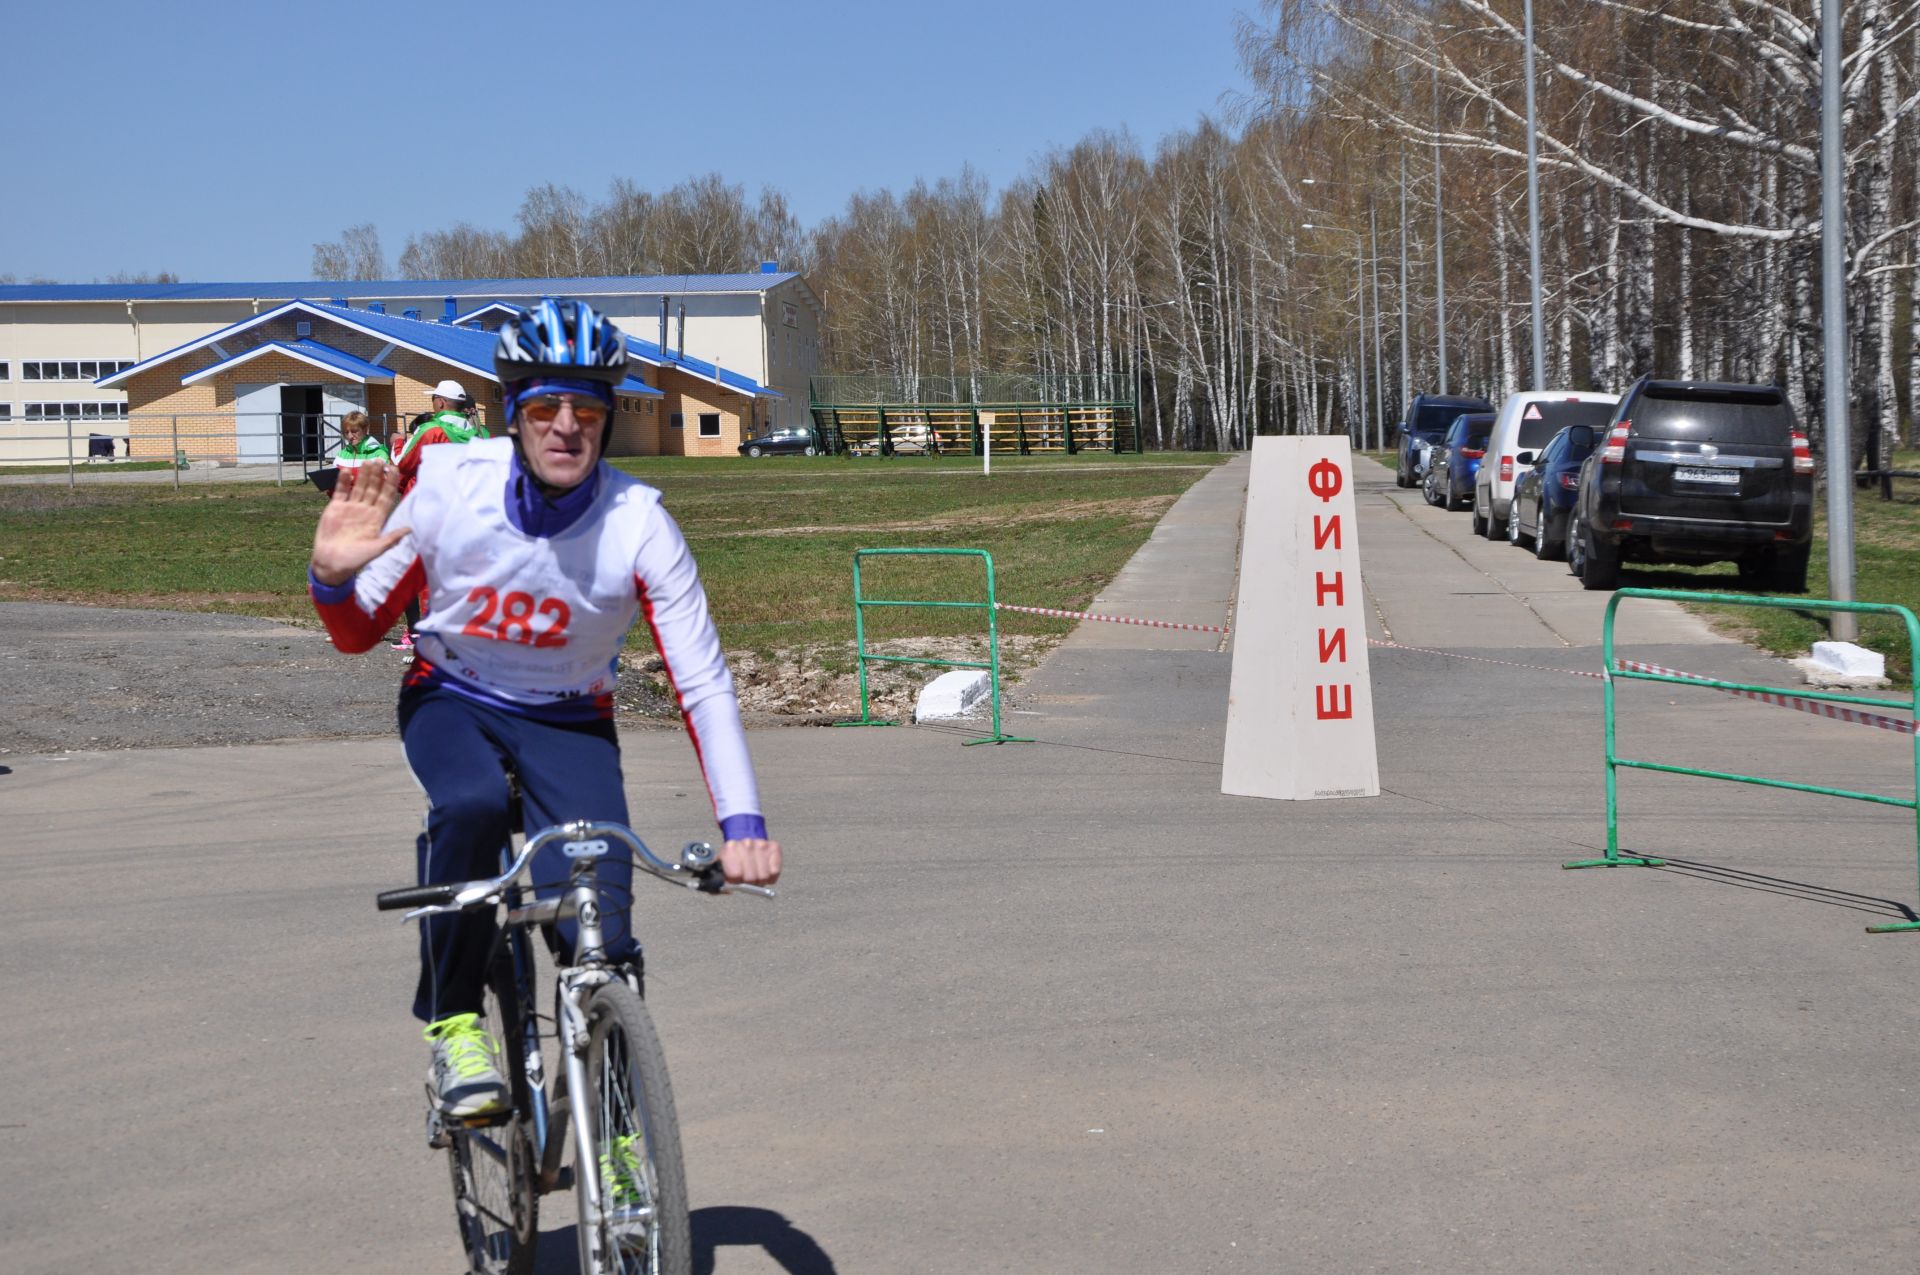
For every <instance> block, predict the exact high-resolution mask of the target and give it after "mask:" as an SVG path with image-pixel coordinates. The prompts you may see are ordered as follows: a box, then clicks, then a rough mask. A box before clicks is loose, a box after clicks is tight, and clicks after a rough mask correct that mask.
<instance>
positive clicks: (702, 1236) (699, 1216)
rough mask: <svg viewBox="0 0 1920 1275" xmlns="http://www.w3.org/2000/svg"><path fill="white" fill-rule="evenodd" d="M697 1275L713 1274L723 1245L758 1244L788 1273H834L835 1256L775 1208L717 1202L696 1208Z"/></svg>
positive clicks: (799, 1274)
mask: <svg viewBox="0 0 1920 1275" xmlns="http://www.w3.org/2000/svg"><path fill="white" fill-rule="evenodd" d="M692 1219H693V1272H694V1275H713V1268H714V1263H715V1261H716V1260H717V1259H718V1257H719V1252H720V1250H721V1249H723V1248H757V1249H760V1250H761V1251H762V1252H764V1253H766V1255H767V1256H768V1257H770V1258H772V1259H773V1260H774V1261H775V1262H777V1263H779V1265H780V1269H781V1270H783V1271H785V1272H787V1275H833V1273H834V1270H835V1267H834V1264H833V1259H832V1258H831V1257H828V1256H827V1252H826V1250H825V1249H823V1248H821V1247H820V1244H819V1242H818V1241H816V1240H815V1239H814V1238H813V1236H811V1235H808V1234H807V1233H806V1232H805V1231H803V1230H800V1229H799V1228H798V1227H796V1226H794V1224H793V1223H791V1222H789V1221H787V1219H786V1217H785V1216H784V1215H783V1214H780V1213H776V1212H774V1211H773V1210H772V1209H754V1208H746V1207H743V1206H740V1205H730V1204H729V1205H716V1206H714V1207H711V1208H704V1209H695V1210H694V1211H693V1214H692Z"/></svg>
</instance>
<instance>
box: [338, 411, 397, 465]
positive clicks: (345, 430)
mask: <svg viewBox="0 0 1920 1275" xmlns="http://www.w3.org/2000/svg"><path fill="white" fill-rule="evenodd" d="M392 459H393V458H392V457H391V456H388V455H387V449H386V447H385V446H383V445H382V444H381V442H380V440H379V439H377V438H375V437H374V436H373V435H371V434H369V433H367V414H366V413H365V412H348V413H347V414H346V415H345V416H343V417H341V418H340V449H339V450H338V451H336V452H335V453H334V454H333V463H334V464H335V465H337V466H339V467H340V468H341V469H358V468H360V466H362V465H364V464H366V463H367V462H368V461H370V460H380V461H391V460H392Z"/></svg>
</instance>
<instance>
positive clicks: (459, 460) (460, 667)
mask: <svg viewBox="0 0 1920 1275" xmlns="http://www.w3.org/2000/svg"><path fill="white" fill-rule="evenodd" d="M530 486H531V484H530V483H529V482H528V480H526V479H525V478H524V476H523V475H522V474H521V472H520V471H519V469H518V467H517V465H516V463H515V461H514V457H513V444H512V441H511V440H510V439H504V438H503V439H493V440H489V441H485V442H475V443H470V444H468V445H466V446H464V447H435V448H431V449H429V450H428V451H427V452H426V453H425V455H424V456H423V458H422V461H421V466H420V482H419V485H418V486H416V487H415V488H414V489H413V491H412V492H410V493H409V494H408V495H407V497H406V498H405V499H403V500H402V501H401V502H400V504H399V506H398V507H397V508H396V509H395V510H394V512H393V516H392V518H391V519H389V520H388V523H387V526H388V527H389V528H394V527H407V528H409V529H410V530H409V531H408V533H407V535H406V536H405V538H403V539H402V540H401V541H400V543H399V544H397V545H395V546H394V547H393V548H392V549H389V550H388V551H387V552H386V553H384V554H382V555H381V556H380V557H379V558H377V559H375V560H374V561H373V562H372V563H370V564H368V565H367V567H366V568H365V569H364V570H362V571H361V572H360V574H359V575H358V576H357V577H355V579H354V580H353V581H352V582H351V583H350V584H345V585H341V586H338V587H337V588H329V587H328V586H325V585H321V584H319V583H318V582H317V581H316V582H312V593H313V597H314V604H315V607H316V609H317V610H318V611H319V612H320V616H321V619H322V620H323V621H324V622H325V623H326V625H327V629H328V632H329V634H330V635H331V636H332V637H333V640H334V644H335V645H336V646H338V647H340V648H341V649H342V650H347V651H364V650H367V649H369V648H370V647H371V646H373V644H374V643H375V642H377V641H379V640H380V638H381V637H382V636H383V635H384V634H385V633H386V632H387V630H388V629H389V628H390V627H391V626H392V624H393V622H394V620H395V619H396V618H397V617H398V615H399V613H400V611H401V610H402V609H403V608H404V607H405V606H406V603H407V602H408V601H409V600H410V599H411V598H412V597H414V596H416V595H417V594H418V593H419V592H420V591H421V590H422V589H423V588H424V589H425V591H426V593H427V597H428V602H429V607H428V614H427V617H426V618H425V619H424V620H423V621H422V622H421V624H420V625H419V630H418V633H419V636H418V653H417V656H416V658H415V660H414V663H413V665H412V666H411V668H410V670H409V672H408V675H407V683H408V685H410V686H422V685H437V686H444V687H445V688H446V689H447V690H450V691H453V692H455V693H457V694H461V695H464V696H467V697H469V698H472V699H476V700H479V701H481V702H483V703H487V704H491V705H493V706H495V707H497V708H500V709H502V710H504V711H507V712H513V713H518V714H522V715H525V716H530V717H539V718H545V719H548V720H557V721H578V720H583V719H591V718H595V717H611V716H612V713H613V687H614V682H615V680H616V678H617V677H618V674H619V665H618V657H619V654H620V650H621V648H622V646H623V645H624V644H625V641H626V635H627V631H628V630H629V629H630V628H632V626H633V622H634V620H635V618H636V617H639V616H642V615H644V616H645V617H646V621H647V625H648V627H649V628H650V629H651V630H652V633H653V641H654V645H655V647H656V648H657V649H658V650H659V652H660V656H661V659H662V660H663V661H664V662H665V665H666V672H667V677H668V680H669V681H670V682H671V684H672V686H673V690H674V694H675V696H676V697H677V699H678V700H679V704H680V711H681V714H682V716H683V717H684V718H685V720H686V725H687V732H688V734H689V735H690V736H691V737H692V740H693V746H694V751H695V753H696V755H697V756H698V757H699V761H700V767H701V770H702V771H703V772H704V774H705V777H706V782H707V790H708V792H709V794H710V795H711V796H712V799H713V805H714V815H715V818H716V819H717V820H718V821H720V822H721V824H722V827H726V826H727V820H728V819H729V818H730V817H731V816H735V815H758V814H759V811H760V800H759V795H758V791H757V788H756V785H755V782H754V774H753V763H752V761H751V760H750V759H749V757H748V755H747V742H746V733H745V731H744V730H743V729H742V728H741V724H740V709H739V703H738V701H737V700H736V699H735V696H734V689H733V676H732V674H731V673H730V672H729V671H728V669H727V664H726V660H725V658H724V657H723V655H722V654H721V650H720V639H719V635H718V634H717V633H716V632H715V631H714V627H713V620H712V618H711V617H710V616H709V614H708V612H707V596H706V591H705V589H703V588H702V587H701V584H700V576H699V573H698V571H697V570H696V569H695V567H694V562H693V555H692V554H691V553H690V552H689V551H688V549H687V542H686V540H685V538H684V537H683V536H682V535H681V534H680V528H679V527H678V525H676V524H675V523H674V521H673V519H672V517H671V516H669V515H668V513H667V512H666V510H665V509H664V508H662V506H661V503H660V493H659V492H658V491H655V490H654V489H653V488H651V487H648V486H646V485H645V484H644V483H641V482H639V481H637V480H635V479H633V478H630V477H628V476H627V475H625V474H622V473H620V472H618V471H617V470H614V469H613V468H611V467H610V466H607V465H605V464H602V465H601V466H600V467H599V468H598V469H597V470H596V471H595V475H594V477H593V478H592V479H590V480H589V484H588V485H583V487H582V488H581V489H577V490H576V491H575V492H574V493H571V494H570V495H569V496H568V497H563V498H562V500H561V502H560V505H561V509H560V510H559V511H556V510H555V509H554V507H552V506H548V505H545V504H544V502H542V501H540V499H539V498H538V497H537V496H533V495H530V492H529V491H528V488H530ZM589 488H590V489H589ZM530 524H531V525H530ZM562 524H563V525H562ZM555 526H559V529H558V530H553V528H554V527H555ZM543 531H551V534H540V533H541V532H543Z"/></svg>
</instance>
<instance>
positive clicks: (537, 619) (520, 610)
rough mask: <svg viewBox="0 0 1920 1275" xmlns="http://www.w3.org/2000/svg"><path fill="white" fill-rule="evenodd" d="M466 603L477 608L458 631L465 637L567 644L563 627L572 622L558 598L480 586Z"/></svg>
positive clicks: (566, 609) (550, 644)
mask: <svg viewBox="0 0 1920 1275" xmlns="http://www.w3.org/2000/svg"><path fill="white" fill-rule="evenodd" d="M467 601H468V602H472V603H476V604H478V606H479V608H480V610H479V611H478V612H477V613H476V614H475V615H474V616H473V618H471V619H469V620H468V621H467V622H466V624H465V625H464V626H462V628H461V630H460V631H461V632H462V633H464V634H466V635H467V636H468V637H478V638H490V639H492V640H493V641H496V642H518V643H520V644H521V645H523V646H549V647H551V646H565V645H566V644H567V625H568V624H569V623H571V622H572V620H573V610H572V608H570V607H568V606H567V604H566V603H565V602H563V601H561V600H560V599H559V598H536V597H534V596H533V595H532V594H530V593H522V592H520V591H519V590H517V589H516V590H514V591H513V592H511V593H505V594H503V593H501V592H499V591H498V590H496V589H493V588H490V587H488V586H487V585H484V584H483V585H481V586H480V587H479V588H477V589H475V590H474V591H473V592H471V593H469V594H467Z"/></svg>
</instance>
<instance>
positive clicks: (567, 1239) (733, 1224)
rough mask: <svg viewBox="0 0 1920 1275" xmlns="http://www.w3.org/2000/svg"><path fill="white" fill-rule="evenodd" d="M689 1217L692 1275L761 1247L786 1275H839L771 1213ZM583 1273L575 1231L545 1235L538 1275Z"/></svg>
mask: <svg viewBox="0 0 1920 1275" xmlns="http://www.w3.org/2000/svg"><path fill="white" fill-rule="evenodd" d="M688 1217H689V1220H690V1221H691V1222H692V1223H693V1275H713V1269H714V1265H715V1263H716V1262H717V1261H718V1260H719V1255H720V1250H721V1249H723V1248H757V1249H760V1250H761V1251H762V1252H764V1253H765V1254H766V1255H767V1256H768V1257H770V1258H772V1259H773V1260H774V1261H775V1262H776V1263H778V1264H779V1267H780V1269H781V1270H783V1271H785V1272H787V1275H834V1272H835V1269H836V1268H835V1267H834V1264H833V1259H832V1258H831V1257H828V1256H827V1253H826V1250H825V1249H823V1248H821V1247H820V1244H819V1242H818V1241H817V1240H815V1239H814V1238H813V1236H811V1235H808V1234H807V1233H806V1232H805V1231H802V1230H800V1229H798V1228H796V1227H795V1226H794V1225H793V1223H791V1222H789V1221H787V1219H786V1217H785V1216H784V1215H782V1214H779V1213H776V1212H774V1211H773V1210H772V1209H752V1208H743V1207H740V1206H738V1205H718V1206H715V1207H713V1208H705V1209H695V1210H694V1211H693V1212H692V1213H691V1214H689V1215H688ZM579 1269H580V1245H579V1236H578V1233H577V1232H576V1231H575V1230H574V1229H573V1227H571V1226H557V1227H554V1228H553V1229H552V1230H547V1231H542V1232H540V1247H539V1248H538V1249H537V1250H536V1251H535V1254H534V1272H535V1275H563V1273H564V1272H569V1271H578V1270H579Z"/></svg>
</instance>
